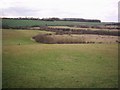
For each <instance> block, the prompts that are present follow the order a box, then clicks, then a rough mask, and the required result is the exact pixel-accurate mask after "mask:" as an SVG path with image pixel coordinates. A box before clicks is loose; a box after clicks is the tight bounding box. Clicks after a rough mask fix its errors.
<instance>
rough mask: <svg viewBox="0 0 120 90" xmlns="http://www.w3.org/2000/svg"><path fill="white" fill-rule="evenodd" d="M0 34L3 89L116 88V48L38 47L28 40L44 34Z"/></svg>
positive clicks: (66, 45) (68, 45) (115, 46)
mask: <svg viewBox="0 0 120 90" xmlns="http://www.w3.org/2000/svg"><path fill="white" fill-rule="evenodd" d="M2 31H3V61H2V62H3V72H2V73H3V83H2V84H3V88H117V87H118V44H40V43H37V42H35V41H33V40H31V37H32V36H34V35H37V34H39V33H47V32H44V31H37V30H30V31H28V30H12V29H11V30H5V29H3V30H2ZM18 43H21V45H18Z"/></svg>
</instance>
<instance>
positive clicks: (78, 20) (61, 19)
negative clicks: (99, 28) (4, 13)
mask: <svg viewBox="0 0 120 90" xmlns="http://www.w3.org/2000/svg"><path fill="white" fill-rule="evenodd" d="M2 19H13V20H41V21H77V22H101V20H97V19H82V18H56V17H53V18H42V19H40V18H33V17H19V18H6V17H4V18H2Z"/></svg>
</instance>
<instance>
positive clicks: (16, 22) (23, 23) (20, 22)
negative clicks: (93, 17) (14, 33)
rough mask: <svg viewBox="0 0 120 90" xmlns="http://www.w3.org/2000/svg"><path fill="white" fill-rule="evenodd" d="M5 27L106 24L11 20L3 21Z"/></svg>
mask: <svg viewBox="0 0 120 90" xmlns="http://www.w3.org/2000/svg"><path fill="white" fill-rule="evenodd" d="M2 24H3V26H10V27H19V26H37V25H38V26H46V25H47V26H66V25H90V26H91V25H104V24H105V23H96V22H74V21H39V20H10V19H3V20H2Z"/></svg>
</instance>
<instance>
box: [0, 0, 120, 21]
mask: <svg viewBox="0 0 120 90" xmlns="http://www.w3.org/2000/svg"><path fill="white" fill-rule="evenodd" d="M118 2H119V0H2V1H0V9H1V10H2V15H1V16H8V17H39V18H49V17H58V18H85V19H100V20H101V21H102V22H117V21H118Z"/></svg>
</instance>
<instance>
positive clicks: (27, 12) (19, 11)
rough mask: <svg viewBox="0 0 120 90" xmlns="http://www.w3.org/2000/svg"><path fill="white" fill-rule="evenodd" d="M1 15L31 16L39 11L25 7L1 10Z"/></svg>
mask: <svg viewBox="0 0 120 90" xmlns="http://www.w3.org/2000/svg"><path fill="white" fill-rule="evenodd" d="M2 11H3V14H4V15H6V14H7V16H9V15H15V16H32V15H34V13H36V12H38V11H39V10H34V9H30V8H25V7H10V8H6V9H3V10H2Z"/></svg>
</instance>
